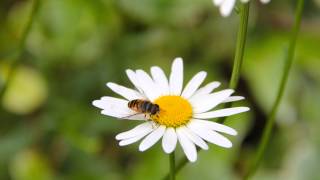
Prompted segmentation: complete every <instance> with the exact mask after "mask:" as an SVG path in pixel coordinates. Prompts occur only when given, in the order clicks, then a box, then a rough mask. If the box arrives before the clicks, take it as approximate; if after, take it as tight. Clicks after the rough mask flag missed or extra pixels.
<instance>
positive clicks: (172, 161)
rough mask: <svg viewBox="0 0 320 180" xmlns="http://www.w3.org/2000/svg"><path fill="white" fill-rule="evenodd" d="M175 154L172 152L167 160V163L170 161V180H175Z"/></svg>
mask: <svg viewBox="0 0 320 180" xmlns="http://www.w3.org/2000/svg"><path fill="white" fill-rule="evenodd" d="M174 153H175V152H174V151H173V152H172V153H171V154H170V158H169V161H170V180H175V179H176V170H175V169H176V164H175V154H174Z"/></svg>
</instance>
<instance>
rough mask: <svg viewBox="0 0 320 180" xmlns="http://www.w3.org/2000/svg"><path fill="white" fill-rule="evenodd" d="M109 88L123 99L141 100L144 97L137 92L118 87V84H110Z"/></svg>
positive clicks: (108, 84)
mask: <svg viewBox="0 0 320 180" xmlns="http://www.w3.org/2000/svg"><path fill="white" fill-rule="evenodd" d="M107 86H108V87H109V88H110V89H111V90H112V91H113V92H115V93H117V94H119V95H121V96H122V97H124V98H126V99H128V100H133V99H141V98H143V96H142V95H141V94H140V93H139V92H138V91H136V90H133V89H130V88H127V87H124V86H121V85H118V84H116V83H112V82H109V83H107Z"/></svg>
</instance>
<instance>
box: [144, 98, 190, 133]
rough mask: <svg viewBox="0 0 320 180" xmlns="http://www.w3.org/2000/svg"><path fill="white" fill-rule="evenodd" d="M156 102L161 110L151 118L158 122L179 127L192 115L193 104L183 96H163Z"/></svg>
mask: <svg viewBox="0 0 320 180" xmlns="http://www.w3.org/2000/svg"><path fill="white" fill-rule="evenodd" d="M154 103H155V104H158V105H159V107H160V112H159V113H157V114H156V115H153V116H151V117H150V118H151V120H153V121H154V122H156V123H158V124H161V125H165V126H167V127H179V126H181V125H184V124H187V123H188V122H189V121H190V119H191V117H192V107H191V104H190V103H189V102H188V101H187V100H186V99H184V98H183V97H181V96H161V97H159V98H158V99H156V100H155V101H154Z"/></svg>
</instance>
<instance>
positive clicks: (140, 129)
mask: <svg viewBox="0 0 320 180" xmlns="http://www.w3.org/2000/svg"><path fill="white" fill-rule="evenodd" d="M152 130H153V128H152V123H151V122H145V123H142V124H139V125H138V126H136V127H134V128H133V129H131V130H129V131H125V132H122V133H120V134H118V135H117V136H116V140H123V139H129V138H133V137H135V136H138V135H140V134H148V133H149V132H151V131H152Z"/></svg>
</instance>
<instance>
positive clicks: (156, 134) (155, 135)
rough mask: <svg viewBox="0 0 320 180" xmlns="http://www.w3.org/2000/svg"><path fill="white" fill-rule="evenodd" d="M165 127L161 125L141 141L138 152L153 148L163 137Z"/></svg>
mask: <svg viewBox="0 0 320 180" xmlns="http://www.w3.org/2000/svg"><path fill="white" fill-rule="evenodd" d="M165 130H166V127H165V126H163V125H161V126H159V127H158V128H157V129H156V130H154V131H153V132H152V133H150V134H149V135H148V136H147V137H146V138H144V139H143V140H142V142H141V143H140V146H139V151H145V150H147V149H149V148H150V147H151V146H153V145H154V144H155V143H156V142H158V140H159V139H160V138H161V137H162V136H163V134H164V132H165Z"/></svg>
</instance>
